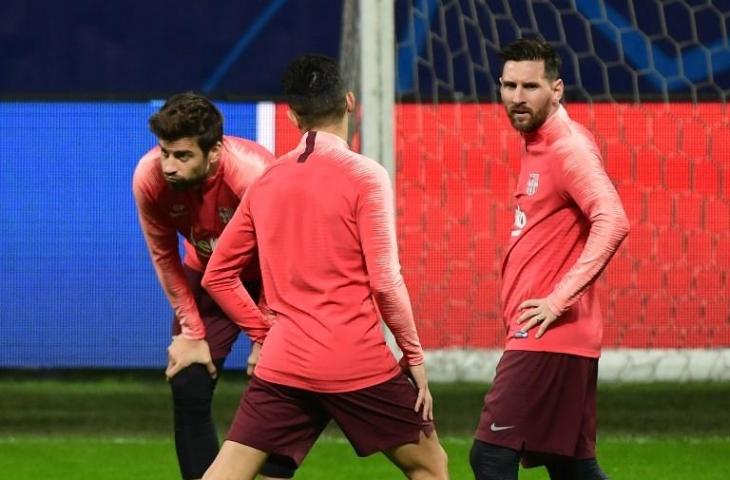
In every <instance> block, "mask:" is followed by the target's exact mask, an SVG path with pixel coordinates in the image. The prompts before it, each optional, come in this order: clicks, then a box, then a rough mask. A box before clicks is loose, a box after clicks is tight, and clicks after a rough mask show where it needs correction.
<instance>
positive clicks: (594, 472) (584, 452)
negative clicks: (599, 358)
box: [545, 361, 608, 480]
mask: <svg viewBox="0 0 730 480" xmlns="http://www.w3.org/2000/svg"><path fill="white" fill-rule="evenodd" d="M572 376H573V377H575V378H580V377H583V378H584V382H585V383H584V385H583V387H582V389H583V395H584V396H583V397H582V398H581V397H580V396H579V395H578V394H576V397H575V398H574V401H575V402H580V403H579V404H580V405H583V415H582V418H581V419H580V432H579V435H578V441H577V443H576V447H575V453H574V458H567V459H558V460H554V461H547V462H545V467H546V468H547V470H548V473H549V474H550V478H551V479H552V480H604V479H607V478H608V476H607V475H606V474H605V473H604V472H603V470H601V467H600V466H599V465H598V461H597V460H596V458H595V454H596V448H595V447H596V428H597V419H596V418H597V416H596V395H597V393H596V392H597V384H598V362H595V361H588V363H587V365H586V367H585V368H582V369H574V371H573V373H572Z"/></svg>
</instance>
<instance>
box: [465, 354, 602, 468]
mask: <svg viewBox="0 0 730 480" xmlns="http://www.w3.org/2000/svg"><path fill="white" fill-rule="evenodd" d="M597 379H598V359H595V358H587V357H578V356H575V355H566V354H561V353H550V352H525V351H506V352H504V355H503V356H502V358H501V359H500V361H499V364H498V365H497V374H496V376H495V378H494V383H493V384H492V388H491V389H490V390H489V392H488V393H487V395H486V396H485V397H484V409H483V410H482V414H481V418H480V419H479V426H478V427H477V431H476V434H475V437H476V438H477V439H478V440H481V441H483V442H487V443H491V444H494V445H500V446H503V447H508V448H512V449H514V450H518V451H521V452H523V458H522V463H523V465H525V466H526V467H527V466H537V465H542V464H543V463H544V461H545V460H546V459H548V458H551V456H556V455H557V456H561V457H571V458H592V457H595V450H596V383H597Z"/></svg>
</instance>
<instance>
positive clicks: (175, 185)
mask: <svg viewBox="0 0 730 480" xmlns="http://www.w3.org/2000/svg"><path fill="white" fill-rule="evenodd" d="M203 180H205V176H202V177H198V178H191V179H184V178H180V177H177V178H174V179H170V178H165V181H166V182H167V185H169V187H170V188H171V189H173V190H174V191H176V192H185V191H187V190H190V189H192V188H195V187H197V186H198V185H200V184H201V183H203Z"/></svg>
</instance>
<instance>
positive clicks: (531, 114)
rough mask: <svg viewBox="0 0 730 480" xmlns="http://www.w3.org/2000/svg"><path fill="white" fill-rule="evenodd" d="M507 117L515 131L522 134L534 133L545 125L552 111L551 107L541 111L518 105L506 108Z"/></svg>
mask: <svg viewBox="0 0 730 480" xmlns="http://www.w3.org/2000/svg"><path fill="white" fill-rule="evenodd" d="M506 108H507V115H508V116H509V120H510V122H511V123H512V126H513V127H514V128H515V130H518V131H520V132H522V133H530V132H534V131H535V130H537V129H538V128H540V127H541V126H542V124H543V123H545V120H546V119H547V116H548V112H549V111H550V105H549V104H548V105H545V107H543V108H541V109H539V110H536V111H535V110H533V109H531V108H530V107H528V106H526V105H518V106H515V107H506Z"/></svg>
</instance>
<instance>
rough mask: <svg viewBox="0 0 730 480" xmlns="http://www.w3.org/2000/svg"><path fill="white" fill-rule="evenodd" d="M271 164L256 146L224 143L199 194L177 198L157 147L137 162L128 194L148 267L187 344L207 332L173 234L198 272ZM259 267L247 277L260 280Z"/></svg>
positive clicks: (192, 192) (182, 194)
mask: <svg viewBox="0 0 730 480" xmlns="http://www.w3.org/2000/svg"><path fill="white" fill-rule="evenodd" d="M273 160H274V156H273V155H272V154H271V153H270V152H269V151H268V150H266V149H265V148H264V147H262V146H260V145H259V144H257V143H255V142H251V141H249V140H244V139H242V138H237V137H229V136H225V137H223V150H222V153H221V158H220V161H219V164H218V168H217V170H216V172H215V174H214V175H213V176H211V177H209V178H207V179H206V180H205V182H204V183H203V185H202V186H201V187H200V188H197V189H192V190H188V191H182V192H176V191H174V190H172V189H171V188H170V187H169V186H168V185H167V182H166V181H165V178H164V175H163V173H162V168H161V166H160V147H154V148H153V149H152V150H150V151H149V152H147V154H145V156H144V157H142V159H141V160H140V161H139V164H138V165H137V168H136V169H135V171H134V179H133V181H132V190H133V192H134V199H135V201H136V203H137V210H138V214H139V222H140V225H141V226H142V232H143V233H144V237H145V240H146V241H147V247H148V249H149V252H150V257H151V258H152V264H153V265H154V267H155V271H156V272H157V277H158V278H159V280H160V284H161V285H162V289H163V290H164V292H165V295H166V296H167V299H168V300H169V301H170V305H171V306H172V308H173V310H174V311H175V315H176V316H177V318H178V319H179V320H180V324H181V327H182V334H183V335H184V336H185V337H186V338H190V339H201V338H205V326H204V325H203V322H202V321H201V319H200V313H199V312H198V307H197V305H196V303H195V299H194V297H193V294H192V292H191V291H190V288H189V287H188V284H187V281H186V280H185V274H184V272H183V269H182V263H181V261H180V254H179V250H178V240H177V234H178V233H180V235H182V236H183V237H184V247H185V264H186V265H188V266H189V267H190V268H192V269H194V270H198V271H200V272H202V271H203V270H204V269H205V265H206V264H207V263H208V259H209V258H210V254H211V252H212V251H213V248H214V247H215V245H216V242H217V240H218V237H219V236H220V234H221V232H222V231H223V227H225V226H226V224H227V223H228V221H229V220H230V219H231V217H232V216H233V212H234V211H235V210H236V208H237V207H238V204H239V203H240V201H241V197H243V194H244V192H245V191H246V189H247V188H248V186H249V185H251V183H253V181H254V180H255V179H256V178H258V176H259V175H261V173H262V172H263V171H264V168H266V166H267V165H268V164H269V163H271V162H272V161H273ZM256 267H257V265H254V266H252V268H251V271H250V272H249V271H247V272H246V275H247V276H249V275H250V276H251V278H258V275H259V274H258V269H257V268H256Z"/></svg>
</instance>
